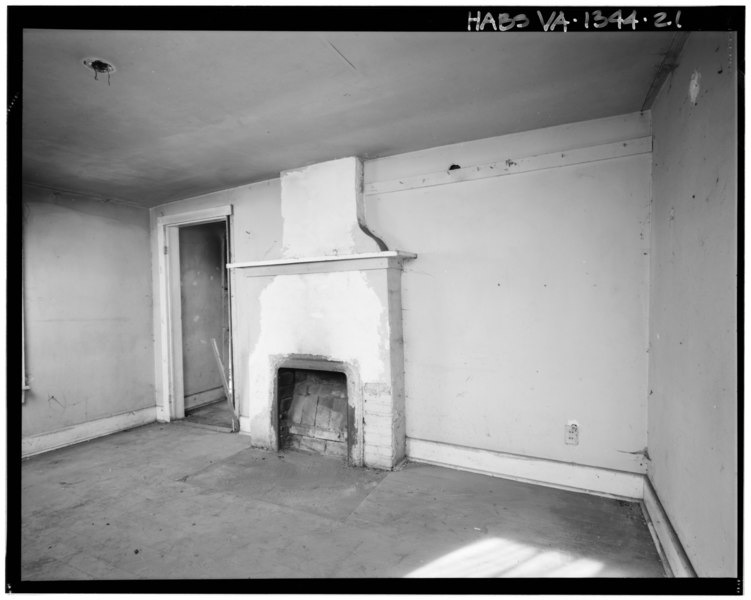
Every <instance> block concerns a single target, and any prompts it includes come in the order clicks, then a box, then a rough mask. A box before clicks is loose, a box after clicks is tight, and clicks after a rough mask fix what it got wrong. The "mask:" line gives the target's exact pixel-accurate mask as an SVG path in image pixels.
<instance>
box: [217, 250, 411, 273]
mask: <svg viewBox="0 0 751 600" xmlns="http://www.w3.org/2000/svg"><path fill="white" fill-rule="evenodd" d="M413 258H417V254H415V253H413V252H404V251H402V250H385V251H383V252H361V253H359V254H334V255H327V256H308V257H304V258H277V259H272V260H258V261H249V262H236V263H229V264H227V268H228V269H243V270H252V271H251V272H246V274H248V275H251V274H252V275H254V276H265V275H284V274H290V275H292V274H300V273H320V272H329V271H365V270H369V269H388V268H400V267H401V265H402V263H403V262H404V261H405V260H410V259H413Z"/></svg>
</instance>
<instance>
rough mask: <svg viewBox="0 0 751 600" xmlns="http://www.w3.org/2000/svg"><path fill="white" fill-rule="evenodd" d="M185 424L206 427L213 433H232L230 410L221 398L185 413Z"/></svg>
mask: <svg viewBox="0 0 751 600" xmlns="http://www.w3.org/2000/svg"><path fill="white" fill-rule="evenodd" d="M185 423H190V424H194V425H203V426H208V429H214V430H215V431H224V432H228V431H232V409H231V408H230V407H229V404H227V399H226V398H222V399H221V400H217V401H216V402H212V403H211V404H207V405H205V406H201V407H199V408H194V409H192V410H189V411H187V412H186V415H185Z"/></svg>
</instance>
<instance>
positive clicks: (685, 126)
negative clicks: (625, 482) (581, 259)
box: [649, 33, 738, 577]
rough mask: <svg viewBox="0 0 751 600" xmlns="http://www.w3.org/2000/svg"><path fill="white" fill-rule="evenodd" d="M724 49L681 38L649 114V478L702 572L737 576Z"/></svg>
mask: <svg viewBox="0 0 751 600" xmlns="http://www.w3.org/2000/svg"><path fill="white" fill-rule="evenodd" d="M735 46H736V40H735V35H734V34H728V33H691V35H690V37H689V39H688V41H687V42H686V45H685V46H684V49H683V52H682V55H681V57H680V61H679V62H680V65H679V67H678V69H676V70H675V71H674V72H673V73H672V75H671V76H670V78H669V79H668V81H667V82H666V84H665V85H664V86H663V89H662V90H661V92H660V95H659V96H658V98H657V100H656V102H655V105H654V107H653V109H652V116H653V126H654V166H653V174H654V175H653V176H654V183H653V195H654V212H653V254H652V267H651V271H652V279H651V289H652V302H651V310H650V313H651V327H650V329H651V335H650V344H651V346H650V364H649V366H650V384H649V387H650V392H649V393H650V396H649V453H650V456H651V459H652V462H651V464H650V466H649V477H650V478H651V480H652V482H653V483H654V487H655V490H656V491H657V494H658V496H659V498H660V501H661V502H662V504H663V507H664V508H665V511H666V513H667V515H668V517H669V518H670V520H671V522H672V524H673V527H674V528H675V530H676V532H677V534H678V537H679V538H680V540H681V542H682V544H683V546H684V548H685V550H686V553H687V554H688V556H689V558H690V560H691V562H692V564H693V566H694V568H695V569H696V571H697V573H698V575H700V576H704V577H734V576H736V574H737V533H738V531H737V530H738V525H737V512H738V505H737V494H738V487H737V485H738V484H737V475H738V472H737V469H738V465H737V444H738V436H737V427H738V422H737V418H738V395H737V393H738V389H737V385H738V383H737V378H738V373H737V359H738V357H737V295H736V294H737V286H736V281H737V280H736V277H737V250H738V245H737V244H738V237H737V235H738V231H737V227H738V224H737V211H738V204H737V202H738V200H737V187H736V181H737V168H736V164H737V153H736V152H737V139H738V138H737V100H736V99H737V71H736V67H735V63H736V53H735ZM692 81H693V82H694V84H693V85H692ZM697 82H698V85H697ZM692 92H693V94H694V95H693V98H695V103H694V102H693V101H692Z"/></svg>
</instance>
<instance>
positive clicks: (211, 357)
mask: <svg viewBox="0 0 751 600" xmlns="http://www.w3.org/2000/svg"><path fill="white" fill-rule="evenodd" d="M179 246H180V313H181V316H182V319H181V328H182V363H183V364H182V367H183V368H182V371H183V406H184V410H185V418H186V421H188V422H191V423H196V424H202V425H213V426H216V427H226V428H230V429H231V428H232V414H231V412H230V406H229V404H228V403H227V395H228V391H227V383H226V381H225V379H226V369H225V365H227V364H229V339H230V325H229V294H228V284H227V275H226V273H227V270H226V268H225V265H226V264H227V228H226V223H223V222H215V223H202V224H200V225H188V226H184V227H180V230H179Z"/></svg>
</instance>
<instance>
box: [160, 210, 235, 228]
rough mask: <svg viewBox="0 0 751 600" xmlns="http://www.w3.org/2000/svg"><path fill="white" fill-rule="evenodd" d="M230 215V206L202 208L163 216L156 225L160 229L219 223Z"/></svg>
mask: <svg viewBox="0 0 751 600" xmlns="http://www.w3.org/2000/svg"><path fill="white" fill-rule="evenodd" d="M231 214H232V205H231V204H227V205H225V206H216V207H213V208H202V209H200V210H193V211H190V212H184V213H177V214H174V215H165V216H163V217H158V218H157V224H158V225H159V226H160V227H164V226H166V225H185V224H188V223H196V222H201V221H206V222H209V221H212V220H217V221H221V220H222V219H223V218H225V217H228V216H230V215H231Z"/></svg>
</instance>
